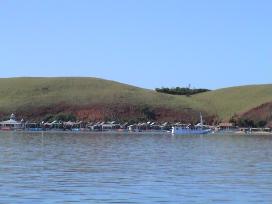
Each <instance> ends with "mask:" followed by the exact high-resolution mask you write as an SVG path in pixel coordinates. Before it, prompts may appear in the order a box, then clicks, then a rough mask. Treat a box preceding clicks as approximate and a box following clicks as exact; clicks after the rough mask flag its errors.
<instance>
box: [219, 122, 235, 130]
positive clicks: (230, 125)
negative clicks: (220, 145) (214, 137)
mask: <svg viewBox="0 0 272 204" xmlns="http://www.w3.org/2000/svg"><path fill="white" fill-rule="evenodd" d="M217 128H219V130H226V131H229V130H234V129H236V127H235V126H234V124H233V123H220V124H219V125H218V126H217Z"/></svg>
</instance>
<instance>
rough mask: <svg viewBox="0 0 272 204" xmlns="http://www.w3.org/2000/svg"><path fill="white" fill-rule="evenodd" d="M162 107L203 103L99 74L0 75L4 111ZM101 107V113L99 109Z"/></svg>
mask: <svg viewBox="0 0 272 204" xmlns="http://www.w3.org/2000/svg"><path fill="white" fill-rule="evenodd" d="M112 107H113V108H112ZM162 108H163V109H165V111H164V112H166V111H167V110H172V111H173V112H174V113H175V111H179V112H178V113H180V114H181V113H182V112H184V111H183V110H186V109H187V108H192V109H193V110H200V109H201V106H200V104H198V103H197V101H192V100H191V99H190V98H188V97H185V96H182V97H180V96H172V95H166V94H162V93H157V92H155V91H153V90H147V89H142V88H137V87H134V86H129V85H126V84H122V83H118V82H114V81H109V80H103V79H97V78H8V79H0V112H1V113H2V115H5V114H8V113H10V112H17V113H21V114H22V115H28V116H30V117H31V116H32V115H33V116H35V117H36V114H37V113H36V112H41V113H39V114H40V116H42V115H45V114H50V113H52V114H56V113H59V112H76V114H79V115H80V114H81V115H82V114H85V115H87V114H88V112H90V113H89V114H96V115H100V116H99V117H100V118H101V117H104V116H105V117H111V115H112V114H114V113H113V112H116V111H117V112H122V109H133V110H130V111H131V112H132V113H131V114H133V112H137V111H138V112H141V111H147V112H148V111H149V112H150V111H154V109H162ZM56 109H57V110H56ZM135 109H136V110H135ZM78 111H80V113H78ZM97 111H98V112H99V113H95V112H97ZM84 112H85V113H84ZM102 112H103V113H102ZM105 112H112V113H108V114H107V113H105ZM31 113H32V115H31ZM124 114H126V113H124ZM134 114H135V113H134ZM164 114H165V113H164ZM37 116H38V115H37ZM99 117H98V118H97V119H100V118H99ZM128 117H129V116H128ZM101 119H102V118H101Z"/></svg>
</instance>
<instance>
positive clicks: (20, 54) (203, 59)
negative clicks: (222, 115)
mask: <svg viewBox="0 0 272 204" xmlns="http://www.w3.org/2000/svg"><path fill="white" fill-rule="evenodd" d="M271 10H272V1H270V0H260V1H256V0H244V1H242V0H222V1H218V0H205V1H203V0H186V1H185V0H96V1H94V0H77V1H74V0H45V1H37V0H24V1H21V0H17V1H16V0H0V56H1V57H0V70H1V72H0V77H15V76H16V77H17V76H94V77H101V78H106V79H111V80H116V81H120V82H124V83H128V84H132V85H136V86H140V87H145V88H155V87H161V86H171V87H172V86H187V85H188V84H191V86H193V87H203V88H211V89H216V88H221V87H226V86H236V85H243V84H260V83H271V77H272V12H271Z"/></svg>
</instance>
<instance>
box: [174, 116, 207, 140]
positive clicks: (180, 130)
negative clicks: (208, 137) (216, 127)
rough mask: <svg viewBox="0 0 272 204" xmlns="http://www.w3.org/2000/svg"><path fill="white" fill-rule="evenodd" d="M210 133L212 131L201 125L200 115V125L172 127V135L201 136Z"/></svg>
mask: <svg viewBox="0 0 272 204" xmlns="http://www.w3.org/2000/svg"><path fill="white" fill-rule="evenodd" d="M210 132H212V129H210V128H208V127H206V126H204V125H203V118H202V114H201V113H200V123H198V124H197V125H191V124H189V125H180V126H173V127H172V134H174V135H203V134H208V133H210Z"/></svg>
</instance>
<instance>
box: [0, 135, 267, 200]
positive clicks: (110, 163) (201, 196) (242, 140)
mask: <svg viewBox="0 0 272 204" xmlns="http://www.w3.org/2000/svg"><path fill="white" fill-rule="evenodd" d="M271 189H272V137H271V136H231V135H224V136H222V135H207V136H186V137H184V136H171V135H168V134H103V133H88V134H67V133H44V134H42V133H16V132H6V133H4V132H1V133H0V203H65V202H70V203H73V202H78V201H80V202H81V203H163V202H167V203H258V204H259V203H271V201H272V193H271Z"/></svg>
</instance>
